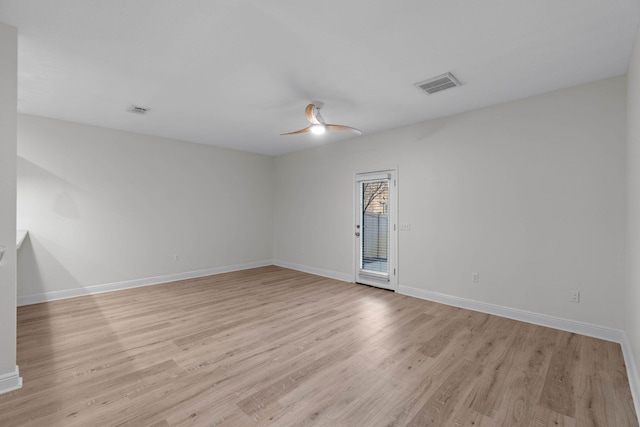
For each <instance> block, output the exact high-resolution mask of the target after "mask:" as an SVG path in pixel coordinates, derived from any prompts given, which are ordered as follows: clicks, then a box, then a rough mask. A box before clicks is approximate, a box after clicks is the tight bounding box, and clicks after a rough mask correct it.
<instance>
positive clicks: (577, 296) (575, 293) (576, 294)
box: [569, 291, 580, 302]
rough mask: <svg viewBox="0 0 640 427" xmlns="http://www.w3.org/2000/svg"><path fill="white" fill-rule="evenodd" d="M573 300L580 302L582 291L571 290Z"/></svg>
mask: <svg viewBox="0 0 640 427" xmlns="http://www.w3.org/2000/svg"><path fill="white" fill-rule="evenodd" d="M569 301H571V302H580V291H571V299H570V300H569Z"/></svg>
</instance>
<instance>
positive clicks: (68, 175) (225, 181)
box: [14, 114, 274, 296]
mask: <svg viewBox="0 0 640 427" xmlns="http://www.w3.org/2000/svg"><path fill="white" fill-rule="evenodd" d="M273 162H274V160H273V158H272V157H268V156H263V155H258V154H250V153H244V152H240V151H234V150H228V149H220V148H214V147H209V146H205V145H199V144H192V143H187V142H180V141H174V140H169V139H163V138H158V137H152V136H144V135H138V134H132V133H127V132H122V131H116V130H109V129H104V128H98V127H93V126H86V125H80V124H75V123H69V122H64V121H59V120H53V119H45V118H41V117H35V116H28V115H22V114H21V115H19V117H18V228H20V229H21V228H25V229H28V230H29V237H28V239H27V240H26V241H25V243H24V244H23V246H22V248H21V249H20V256H19V262H18V295H19V296H26V295H34V294H42V293H47V292H49V293H50V292H54V291H61V290H69V289H79V288H86V287H88V286H92V285H104V284H110V283H114V282H121V281H131V280H136V279H145V278H151V277H157V276H168V275H174V274H177V273H183V272H192V271H197V270H204V269H212V268H218V267H226V266H235V265H243V264H247V263H254V262H259V261H264V260H267V261H268V260H270V259H271V255H272V232H273V204H272V203H273V202H272V194H273ZM14 232H15V230H14ZM174 254H179V256H180V260H179V261H177V262H176V261H174Z"/></svg>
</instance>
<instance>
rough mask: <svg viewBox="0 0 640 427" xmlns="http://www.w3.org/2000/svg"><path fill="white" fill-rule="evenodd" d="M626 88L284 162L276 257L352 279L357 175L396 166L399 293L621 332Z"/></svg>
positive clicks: (571, 93) (506, 109) (552, 99)
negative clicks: (577, 295) (576, 298)
mask: <svg viewBox="0 0 640 427" xmlns="http://www.w3.org/2000/svg"><path fill="white" fill-rule="evenodd" d="M454 90H455V89H454ZM625 91H626V86H625V80H624V78H623V77H619V78H613V79H608V80H604V81H600V82H597V83H593V84H588V85H584V86H579V87H575V88H571V89H566V90H561V91H557V92H552V93H549V94H545V95H541V96H537V97H533V98H528V99H524V100H520V101H516V102H511V103H507V104H502V105H499V106H495V107H490V108H486V109H482V110H477V111H473V112H469V113H465V114H460V115H456V116H452V117H447V118H443V119H438V120H433V121H428V122H425V123H421V124H417V125H413V126H409V127H404V128H400V129H396V130H391V131H387V132H383V133H379V134H374V135H370V136H364V137H361V138H357V139H354V140H351V141H347V142H338V143H335V144H330V145H326V146H321V147H318V148H315V149H310V150H305V151H301V152H296V153H292V154H288V155H283V156H280V157H278V158H277V159H276V169H275V170H276V175H275V176H276V178H275V179H276V183H275V188H276V197H275V202H276V203H275V225H274V259H276V260H277V261H278V262H282V263H284V264H296V265H298V266H307V267H312V268H313V269H321V270H324V271H329V272H333V273H334V275H335V276H350V275H351V274H352V273H351V272H352V266H351V262H352V239H353V238H354V237H353V231H354V230H353V225H352V218H353V213H352V209H353V201H352V197H353V194H352V193H353V190H352V189H353V184H352V179H353V173H354V172H355V171H366V170H376V169H380V168H385V167H393V166H396V165H397V166H398V170H399V222H402V223H410V224H411V231H408V232H400V234H399V285H400V286H401V287H402V286H405V287H407V286H408V287H413V288H418V289H424V290H429V291H433V292H438V293H442V294H446V295H451V296H457V297H461V298H467V299H471V300H475V301H480V302H487V303H491V304H496V305H500V306H506V307H510V308H515V309H521V310H527V311H532V312H535V313H541V314H546V315H550V316H556V317H560V318H565V319H571V320H575V321H579V322H586V323H592V324H596V325H600V326H605V327H611V328H620V329H621V328H622V327H623V310H622V307H623V306H624V296H623V290H624V241H625V197H626V193H625V191H626V190H625V188H626V187H625ZM443 95H444V94H443ZM437 96H439V95H433V98H430V99H429V102H437ZM472 272H478V273H479V274H480V283H479V284H474V283H472V281H471V273H472ZM572 289H576V290H579V291H580V292H581V297H582V301H581V302H580V303H579V304H575V303H571V302H569V291H570V290H572Z"/></svg>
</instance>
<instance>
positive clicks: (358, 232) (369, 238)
mask: <svg viewBox="0 0 640 427" xmlns="http://www.w3.org/2000/svg"><path fill="white" fill-rule="evenodd" d="M355 187H356V191H355V194H356V203H355V229H354V236H355V241H356V244H355V247H356V250H355V282H357V283H363V284H366V285H372V286H377V287H380V288H385V289H392V290H395V289H396V284H397V279H396V278H397V269H396V241H397V238H396V236H397V230H396V191H397V186H396V171H395V170H388V171H382V172H371V173H359V174H356V179H355Z"/></svg>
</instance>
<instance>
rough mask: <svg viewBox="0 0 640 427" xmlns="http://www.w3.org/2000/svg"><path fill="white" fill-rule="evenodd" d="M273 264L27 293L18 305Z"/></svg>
mask: <svg viewBox="0 0 640 427" xmlns="http://www.w3.org/2000/svg"><path fill="white" fill-rule="evenodd" d="M267 265H273V261H272V260H263V261H255V262H248V263H245V264H236V265H229V266H224V267H215V268H207V269H204V270H195V271H186V272H183V273H175V274H167V275H164V276H156V277H147V278H144V279H134V280H125V281H123V282H115V283H106V284H103V285H93V286H87V287H84V288H76V289H67V290H63V291H51V292H45V293H42V294H35V295H25V296H20V297H18V301H17V303H18V306H23V305H30V304H38V303H41V302H47V301H54V300H59V299H66V298H75V297H80V296H84V295H94V294H101V293H103V292H112V291H120V290H123V289H131V288H139V287H141V286H151V285H159V284H161V283H167V282H175V281H176V280H185V279H193V278H196V277H204V276H212V275H214V274H222V273H230V272H232V271H240V270H247V269H249V268H256V267H265V266H267Z"/></svg>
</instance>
